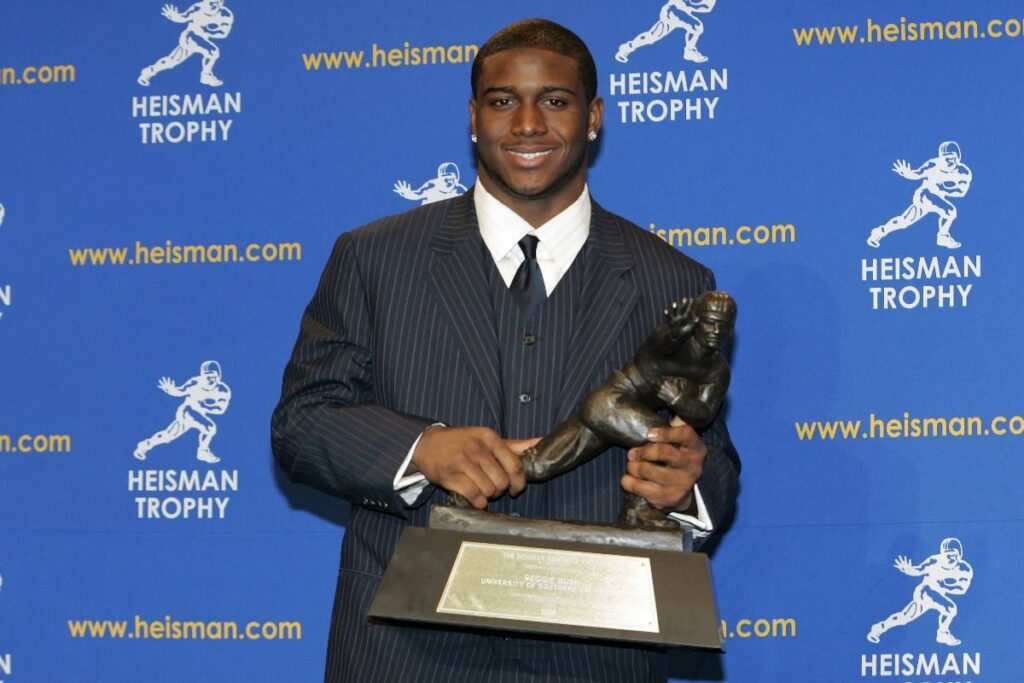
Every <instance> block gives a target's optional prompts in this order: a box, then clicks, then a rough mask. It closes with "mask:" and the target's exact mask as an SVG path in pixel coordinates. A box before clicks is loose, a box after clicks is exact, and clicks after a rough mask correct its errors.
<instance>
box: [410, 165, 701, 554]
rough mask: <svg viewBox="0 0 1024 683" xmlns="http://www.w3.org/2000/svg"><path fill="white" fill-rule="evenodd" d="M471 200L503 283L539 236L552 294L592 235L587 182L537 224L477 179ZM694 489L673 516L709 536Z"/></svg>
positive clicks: (416, 483)
mask: <svg viewBox="0 0 1024 683" xmlns="http://www.w3.org/2000/svg"><path fill="white" fill-rule="evenodd" d="M473 202H474V203H475V204H476V219H477V223H479V225H480V236H481V237H482V238H483V240H484V245H486V247H487V251H489V252H490V254H491V258H493V259H494V263H495V265H496V266H497V267H498V272H499V273H501V279H502V280H504V281H505V285H506V286H509V285H511V284H512V278H513V277H515V274H516V271H517V270H519V266H520V264H522V262H523V260H524V259H525V258H526V257H525V256H523V250H522V249H520V248H519V240H521V239H523V237H525V236H526V235H534V236H536V237H537V239H538V240H539V242H538V244H537V264H538V265H539V266H540V272H541V274H542V275H543V276H544V287H545V289H546V290H547V294H548V296H551V292H553V291H554V290H555V287H557V286H558V283H559V282H561V280H562V276H563V275H565V273H566V272H567V271H568V270H569V266H571V265H572V262H573V261H574V260H576V256H577V255H578V254H579V253H580V249H582V248H583V244H584V243H585V242H586V241H587V236H588V235H590V192H589V190H588V189H587V187H586V186H584V187H583V193H582V194H580V196H579V199H577V200H576V201H575V202H573V203H572V204H570V205H569V206H568V207H566V208H565V209H564V210H563V211H562V212H561V213H559V214H558V215H557V216H555V217H554V218H552V219H551V220H549V221H548V222H547V223H545V224H544V225H542V226H540V227H539V228H534V227H533V226H532V225H530V224H529V223H528V222H527V221H526V220H524V219H523V217H522V216H520V215H519V214H517V213H516V212H515V211H513V210H512V209H510V208H508V207H507V206H505V205H504V204H502V203H501V202H500V201H498V199H496V198H495V197H494V196H493V195H491V194H490V193H489V192H487V190H486V189H484V186H483V183H481V182H480V181H479V179H478V180H477V181H476V185H475V186H474V187H473ZM439 424H440V423H439ZM422 437H423V435H422V434H420V436H419V437H418V438H417V439H416V441H415V442H414V443H413V445H412V448H410V449H409V453H408V454H407V455H406V456H405V461H404V462H403V463H402V466H401V467H400V468H398V473H397V474H396V475H395V482H394V486H395V490H396V491H398V493H399V495H400V496H401V497H402V500H404V501H405V502H406V503H409V504H412V502H413V501H415V500H416V499H417V498H418V497H419V495H420V493H421V492H422V491H423V488H424V487H425V486H426V485H427V480H426V478H425V477H424V476H423V475H422V474H419V473H417V474H410V475H406V474H405V471H406V470H407V469H408V468H409V463H410V462H411V461H412V454H413V452H414V451H415V450H416V446H418V445H419V442H420V438H422ZM693 493H694V499H695V500H696V503H697V516H696V517H694V516H692V515H684V514H681V513H675V512H674V513H671V515H670V516H671V517H673V518H674V519H676V520H677V521H678V522H679V523H680V524H683V525H684V526H687V527H692V528H693V532H694V535H695V536H705V535H707V534H709V533H711V531H712V525H711V518H710V517H708V511H707V507H705V505H704V500H703V499H702V498H701V495H700V491H698V490H697V487H696V486H694V487H693Z"/></svg>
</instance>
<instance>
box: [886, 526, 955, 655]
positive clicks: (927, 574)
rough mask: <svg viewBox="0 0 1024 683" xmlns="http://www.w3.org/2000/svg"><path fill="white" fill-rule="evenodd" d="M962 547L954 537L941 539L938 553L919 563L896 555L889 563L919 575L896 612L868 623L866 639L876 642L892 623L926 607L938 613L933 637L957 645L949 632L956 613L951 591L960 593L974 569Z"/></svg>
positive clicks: (910, 618) (903, 622)
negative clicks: (909, 596)
mask: <svg viewBox="0 0 1024 683" xmlns="http://www.w3.org/2000/svg"><path fill="white" fill-rule="evenodd" d="M963 555H964V547H963V545H962V544H961V543H960V541H959V540H958V539H955V538H947V539H945V540H944V541H942V545H941V546H940V547H939V552H938V554H935V555H932V556H931V557H929V558H927V559H926V560H924V561H923V562H921V564H918V565H915V564H912V563H911V562H910V559H909V558H907V557H904V556H903V555H900V556H899V557H897V558H896V561H895V563H893V566H894V567H896V569H899V570H900V571H901V572H903V573H904V574H906V575H907V576H920V577H922V579H921V583H919V584H918V585H917V588H915V589H914V597H913V599H912V600H911V601H910V602H909V603H907V606H906V607H904V608H903V609H902V610H900V611H899V612H895V613H893V614H891V615H889V616H888V617H886V618H885V619H883V620H882V621H880V622H878V623H877V624H875V625H873V626H872V627H871V630H870V631H869V632H868V640H869V641H871V642H872V643H877V642H878V641H879V639H880V638H881V637H882V634H884V633H885V632H886V631H888V630H889V629H891V628H895V627H896V626H905V625H907V624H909V623H910V622H912V621H914V620H915V619H917V618H918V617H920V616H923V615H924V614H925V613H926V612H928V611H929V610H935V611H936V612H938V613H939V626H938V629H937V630H936V631H935V641H936V642H938V643H942V644H943V645H951V646H952V645H959V644H960V640H959V639H957V638H956V636H954V635H953V634H952V633H950V632H949V625H950V624H951V623H952V622H953V619H954V618H955V617H956V614H957V607H956V603H955V602H953V601H952V600H951V599H950V596H953V595H963V594H964V593H966V592H967V589H968V588H970V587H971V580H972V579H973V578H974V569H973V568H972V567H971V565H969V564H967V563H966V562H964V560H963Z"/></svg>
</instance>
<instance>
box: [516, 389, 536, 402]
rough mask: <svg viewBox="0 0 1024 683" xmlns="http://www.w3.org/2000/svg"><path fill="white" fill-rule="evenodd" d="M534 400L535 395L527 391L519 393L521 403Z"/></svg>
mask: <svg viewBox="0 0 1024 683" xmlns="http://www.w3.org/2000/svg"><path fill="white" fill-rule="evenodd" d="M532 400H533V396H530V395H529V394H528V393H526V392H525V391H524V392H523V393H521V394H519V402H520V403H529V402H530V401H532Z"/></svg>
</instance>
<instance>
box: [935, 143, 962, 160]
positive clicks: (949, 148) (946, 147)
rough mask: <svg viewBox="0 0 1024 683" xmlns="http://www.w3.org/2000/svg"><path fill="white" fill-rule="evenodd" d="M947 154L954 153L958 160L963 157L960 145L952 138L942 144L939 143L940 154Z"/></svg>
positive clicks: (941, 155) (942, 155)
mask: <svg viewBox="0 0 1024 683" xmlns="http://www.w3.org/2000/svg"><path fill="white" fill-rule="evenodd" d="M947 154H952V155H953V156H955V157H956V160H957V162H959V161H960V160H961V159H962V158H963V157H962V156H961V154H960V145H958V144H957V143H955V142H953V141H952V140H947V141H946V142H943V143H942V144H941V145H939V156H940V157H944V156H946V155H947Z"/></svg>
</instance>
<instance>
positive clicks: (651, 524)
mask: <svg viewBox="0 0 1024 683" xmlns="http://www.w3.org/2000/svg"><path fill="white" fill-rule="evenodd" d="M619 524H625V525H626V526H632V527H642V528H644V529H656V530H665V531H676V530H678V529H679V522H677V521H675V520H674V519H671V518H669V517H668V516H667V515H666V514H665V513H663V512H661V511H660V510H655V509H653V508H640V509H637V508H623V510H622V513H621V514H620V515H619Z"/></svg>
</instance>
